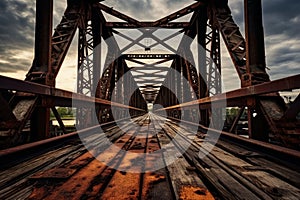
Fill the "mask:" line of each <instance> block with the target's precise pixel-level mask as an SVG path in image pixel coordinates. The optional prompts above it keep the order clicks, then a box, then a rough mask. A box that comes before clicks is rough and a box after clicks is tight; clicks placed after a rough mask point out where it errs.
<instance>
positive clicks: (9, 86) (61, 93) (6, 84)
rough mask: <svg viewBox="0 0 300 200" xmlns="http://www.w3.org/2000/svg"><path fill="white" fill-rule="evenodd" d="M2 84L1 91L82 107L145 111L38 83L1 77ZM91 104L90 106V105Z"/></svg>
mask: <svg viewBox="0 0 300 200" xmlns="http://www.w3.org/2000/svg"><path fill="white" fill-rule="evenodd" d="M0 82H1V83H3V84H1V85H0V89H6V90H15V91H20V92H26V93H33V94H37V95H41V96H45V97H47V98H54V99H62V100H68V101H71V102H72V101H74V102H76V103H77V102H79V103H82V104H80V105H81V106H88V107H89V106H90V105H92V104H93V103H96V104H102V105H107V106H116V107H120V108H129V109H133V110H137V111H144V110H142V109H139V108H134V107H130V106H127V105H123V104H119V103H116V102H111V101H108V100H103V99H100V98H94V97H88V96H85V95H82V94H78V93H73V92H69V91H66V90H62V89H57V88H54V87H50V86H46V85H41V84H37V83H32V82H28V81H22V80H18V79H13V78H9V77H5V76H1V75H0ZM89 104H90V105H89Z"/></svg>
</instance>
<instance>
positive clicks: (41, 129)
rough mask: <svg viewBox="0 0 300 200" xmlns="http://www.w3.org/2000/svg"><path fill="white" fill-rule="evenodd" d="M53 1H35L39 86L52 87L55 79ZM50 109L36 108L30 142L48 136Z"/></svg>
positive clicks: (36, 66) (36, 56)
mask: <svg viewBox="0 0 300 200" xmlns="http://www.w3.org/2000/svg"><path fill="white" fill-rule="evenodd" d="M52 18H53V0H37V1H36V28H35V57H34V66H35V69H34V71H35V72H40V73H41V74H43V75H45V77H44V78H42V79H41V80H39V82H40V83H41V84H45V85H49V86H54V85H55V78H54V76H53V74H52V68H51V41H52ZM49 125H50V108H39V107H38V108H36V109H35V111H34V113H33V115H32V118H31V133H32V140H33V141H35V140H42V139H45V138H48V137H49V136H50V133H49V131H50V128H49Z"/></svg>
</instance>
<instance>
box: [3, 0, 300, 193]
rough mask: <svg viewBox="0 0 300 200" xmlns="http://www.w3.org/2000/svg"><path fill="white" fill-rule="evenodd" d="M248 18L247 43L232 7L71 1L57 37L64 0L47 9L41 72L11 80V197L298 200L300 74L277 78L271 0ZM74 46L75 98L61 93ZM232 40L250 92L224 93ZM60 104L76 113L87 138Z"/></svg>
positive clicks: (6, 108)
mask: <svg viewBox="0 0 300 200" xmlns="http://www.w3.org/2000/svg"><path fill="white" fill-rule="evenodd" d="M244 8H245V10H244V13H245V38H244V36H243V35H242V34H241V32H240V29H239V26H238V25H237V24H236V23H235V21H234V19H233V17H232V13H231V10H230V8H229V6H228V2H227V1H226V0H198V1H196V2H195V1H194V2H191V4H190V5H189V6H187V7H184V8H179V9H178V11H176V12H174V13H171V14H170V15H168V16H165V17H163V18H161V19H158V20H156V21H141V20H137V19H134V18H132V17H130V16H127V15H125V14H123V13H122V12H120V11H118V10H116V9H114V8H112V7H109V6H107V5H106V4H105V2H103V1H96V0H85V1H84V0H68V1H67V8H66V9H65V12H64V14H63V16H62V18H61V21H60V23H59V24H58V25H57V26H56V28H55V29H54V30H53V28H52V26H53V25H52V21H53V0H36V31H35V48H34V49H35V51H34V60H33V62H32V66H31V68H30V70H29V71H28V73H27V75H26V78H25V80H24V81H22V80H17V79H14V78H11V77H4V76H0V81H1V84H0V143H1V150H0V158H1V159H0V163H1V167H0V169H1V171H0V177H1V179H0V199H55V198H56V199H57V198H58V199H214V198H219V199H298V198H299V196H300V168H299V164H300V153H299V149H300V124H299V111H300V96H299V95H298V96H297V98H296V99H295V100H294V101H293V102H292V103H290V104H286V103H285V101H284V99H283V98H282V97H281V96H280V94H279V93H280V92H283V91H292V90H297V89H299V88H300V75H295V76H290V77H285V78H283V79H279V80H275V81H271V80H270V77H269V75H268V73H267V72H266V62H265V47H264V33H263V24H262V8H261V1H260V0H256V1H253V0H244ZM137 12H138V11H137ZM107 16H109V17H107ZM186 19H188V20H186ZM75 37H77V38H75ZM75 39H77V40H78V50H77V53H78V62H77V63H78V65H77V70H78V71H77V92H70V91H66V90H62V89H58V88H57V87H56V86H55V84H56V77H57V75H58V74H59V71H60V69H61V67H62V64H63V61H64V60H65V58H66V55H67V53H68V52H69V51H70V46H71V43H72V41H74V40H75ZM221 40H223V41H224V44H225V46H226V49H227V51H228V53H229V55H230V58H231V60H232V65H233V66H234V67H235V70H236V73H237V75H238V77H239V80H233V81H236V82H237V83H240V85H241V88H240V89H236V90H233V91H228V92H224V91H222V63H221V44H220V43H221ZM195 44H196V47H195ZM57 107H69V108H76V128H77V131H75V132H72V133H68V131H67V130H66V127H65V124H64V120H63V119H62V117H61V116H60V114H59V112H58V110H57ZM231 107H235V108H237V110H238V112H237V114H236V115H235V116H234V119H233V120H232V121H231V122H230V123H228V121H227V120H226V119H227V117H226V113H225V112H224V111H225V110H226V108H231ZM50 112H52V113H53V115H54V116H55V118H56V120H57V121H58V123H59V126H60V129H61V131H62V132H63V134H62V135H60V136H56V137H53V135H52V132H51V126H50V123H49V122H50ZM243 116H244V118H245V119H242V118H243ZM245 116H246V117H245ZM242 120H244V122H246V123H245V124H246V128H244V131H243V132H242V133H241V132H239V130H238V128H237V127H238V126H239V125H240V123H241V121H242ZM225 124H226V127H225V126H224V125H225ZM107 141H109V142H107ZM103 144H104V145H103ZM107 144H109V145H107ZM105 145H106V146H105ZM112 146H114V147H116V148H117V149H118V150H112V149H111V148H112ZM172 159H173V160H172ZM137 160H139V161H137ZM170 160H171V161H170ZM157 165H162V166H161V167H158V168H156V166H157Z"/></svg>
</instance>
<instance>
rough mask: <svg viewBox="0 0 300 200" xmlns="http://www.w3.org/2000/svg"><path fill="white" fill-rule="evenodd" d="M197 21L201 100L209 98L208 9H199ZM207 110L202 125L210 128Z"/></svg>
mask: <svg viewBox="0 0 300 200" xmlns="http://www.w3.org/2000/svg"><path fill="white" fill-rule="evenodd" d="M198 12H199V16H198V21H197V26H196V27H197V42H198V43H197V45H198V48H197V49H198V68H199V90H200V91H199V98H200V99H201V98H204V97H207V96H208V89H207V67H206V29H207V27H206V26H207V20H208V18H207V8H206V7H201V8H199V11H198ZM208 118H209V117H208V112H207V110H200V123H201V124H202V125H204V126H208V124H209V121H208V120H209V119H208Z"/></svg>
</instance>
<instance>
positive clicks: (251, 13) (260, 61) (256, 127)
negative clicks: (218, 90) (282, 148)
mask: <svg viewBox="0 0 300 200" xmlns="http://www.w3.org/2000/svg"><path fill="white" fill-rule="evenodd" d="M244 9H245V31H246V52H247V54H246V58H247V63H246V70H247V74H248V77H249V81H247V84H246V85H245V86H249V85H255V84H259V83H262V82H266V81H269V77H268V76H266V70H265V68H266V61H265V44H264V30H263V23H262V5H261V0H245V1H244ZM247 106H248V128H249V136H250V137H251V138H253V139H259V140H267V139H268V130H267V129H266V126H265V125H264V120H262V119H263V118H262V116H260V115H258V114H259V113H258V112H259V111H258V110H257V108H258V106H257V105H256V99H255V98H249V99H248V105H247ZM255 115H256V116H255Z"/></svg>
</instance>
